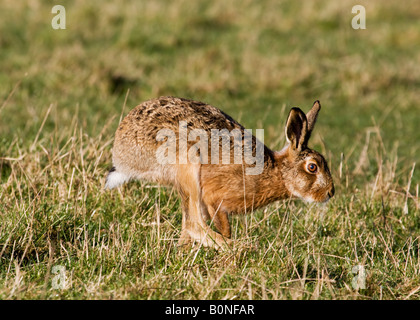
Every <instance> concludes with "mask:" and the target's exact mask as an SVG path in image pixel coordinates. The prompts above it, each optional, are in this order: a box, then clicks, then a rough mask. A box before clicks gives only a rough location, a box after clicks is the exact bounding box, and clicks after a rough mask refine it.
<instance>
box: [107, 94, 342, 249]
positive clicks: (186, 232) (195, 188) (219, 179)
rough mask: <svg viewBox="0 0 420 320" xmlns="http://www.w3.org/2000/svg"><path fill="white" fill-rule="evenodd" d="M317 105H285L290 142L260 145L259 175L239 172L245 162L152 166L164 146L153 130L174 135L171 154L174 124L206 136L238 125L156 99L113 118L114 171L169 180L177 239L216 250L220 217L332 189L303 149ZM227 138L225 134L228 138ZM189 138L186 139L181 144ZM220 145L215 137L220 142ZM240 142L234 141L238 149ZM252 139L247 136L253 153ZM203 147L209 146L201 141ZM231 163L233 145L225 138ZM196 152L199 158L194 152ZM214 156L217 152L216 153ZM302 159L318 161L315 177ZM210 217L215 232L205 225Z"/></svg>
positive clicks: (223, 224) (225, 226) (322, 197)
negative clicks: (179, 215)
mask: <svg viewBox="0 0 420 320" xmlns="http://www.w3.org/2000/svg"><path fill="white" fill-rule="evenodd" d="M319 110H320V104H319V102H318V101H316V102H315V103H314V106H313V107H312V109H311V111H310V112H308V114H307V115H305V114H304V113H303V112H302V111H301V110H300V109H298V108H293V109H292V110H291V112H290V114H289V118H288V121H287V125H286V135H287V138H288V140H289V142H290V145H289V146H288V147H287V148H285V149H283V150H282V151H280V152H274V151H272V150H270V149H269V148H268V147H266V146H264V169H263V171H262V173H261V174H259V175H246V174H244V172H245V171H244V170H245V168H246V167H248V166H250V165H248V164H246V163H245V162H243V163H241V164H222V163H221V161H220V162H219V164H212V163H210V162H211V161H210V150H209V152H208V157H209V158H208V163H207V164H204V163H203V161H202V162H201V163H203V164H192V163H187V164H180V163H179V162H178V161H177V163H176V164H159V163H158V162H157V161H156V151H157V149H158V147H159V146H161V145H162V143H164V142H163V141H157V140H156V136H157V133H158V131H159V130H160V129H162V128H167V129H171V130H172V131H174V132H175V133H176V135H177V136H176V138H177V143H178V144H177V146H178V148H177V150H176V152H177V155H176V156H177V159H178V156H179V145H180V144H179V143H180V142H181V141H180V134H179V127H178V126H179V121H185V122H186V123H187V130H188V132H189V130H191V129H203V130H205V131H206V132H207V134H208V136H209V137H210V132H211V129H219V130H221V129H224V128H225V129H228V130H229V131H231V130H233V129H238V130H240V132H241V133H242V136H243V135H244V130H245V129H244V127H243V126H242V125H240V124H239V123H238V122H236V121H235V120H234V119H232V118H231V117H230V116H228V115H227V114H225V113H224V112H223V111H221V110H219V109H217V108H215V107H213V106H210V105H207V104H205V103H202V102H197V101H192V100H187V99H180V98H174V97H160V98H157V99H153V100H149V101H146V102H144V103H142V104H140V105H139V106H137V107H136V108H134V109H133V110H132V111H131V112H130V113H129V114H128V115H127V116H126V117H125V118H124V119H123V121H122V122H121V124H120V125H119V127H118V130H117V132H116V135H115V142H114V148H113V164H114V170H113V172H110V174H109V176H108V179H109V177H110V176H111V174H115V173H118V174H119V175H121V176H122V177H125V178H126V179H132V178H134V179H145V180H148V181H153V182H157V183H161V184H167V185H172V186H174V187H175V188H177V190H178V191H179V193H180V196H181V199H182V206H183V220H182V232H181V237H180V240H179V243H180V244H187V243H190V242H192V241H199V242H201V243H202V244H203V245H206V246H214V247H221V246H223V245H225V244H226V243H227V242H229V240H228V239H227V238H229V237H230V235H231V231H230V225H229V220H228V214H238V213H247V212H251V211H253V210H254V209H256V208H259V207H262V206H265V205H267V204H269V203H271V202H273V201H276V200H281V199H288V198H296V197H298V198H303V199H306V200H309V201H318V202H324V201H327V200H328V199H329V198H330V197H332V196H333V194H334V186H333V182H332V179H331V175H330V172H329V169H328V166H327V163H326V161H325V159H324V158H323V157H322V155H320V154H319V153H318V152H316V151H314V150H311V149H309V148H308V147H307V142H308V139H309V137H310V135H311V132H312V130H313V126H314V125H315V122H316V118H317V115H318V112H319ZM231 142H233V137H231ZM194 143H195V142H194V141H193V142H191V141H188V148H190V147H191V146H192V145H193V144H194ZM221 144H222V142H220V145H221ZM244 147H245V146H244V144H242V146H241V148H242V149H243V148H244ZM255 148H256V138H255V137H252V150H253V152H254V153H255ZM209 149H210V143H209ZM230 150H231V161H232V162H233V151H234V143H231V148H230ZM200 157H202V159H203V157H204V155H200ZM220 160H221V152H220ZM309 162H312V163H315V164H316V165H317V166H318V172H317V173H316V174H313V173H310V172H309V171H308V169H307V165H308V163H309ZM206 220H211V221H212V222H213V223H214V225H215V227H216V229H217V230H219V231H220V233H221V234H219V233H217V232H215V231H213V230H211V229H210V228H209V226H208V225H207V223H206Z"/></svg>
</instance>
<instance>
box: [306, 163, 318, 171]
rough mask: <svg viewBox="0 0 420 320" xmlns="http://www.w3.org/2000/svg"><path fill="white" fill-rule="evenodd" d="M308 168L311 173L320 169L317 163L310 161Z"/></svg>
mask: <svg viewBox="0 0 420 320" xmlns="http://www.w3.org/2000/svg"><path fill="white" fill-rule="evenodd" d="M307 168H308V171H309V172H310V173H315V172H316V170H318V167H317V165H316V164H315V163H309V164H308V166H307Z"/></svg>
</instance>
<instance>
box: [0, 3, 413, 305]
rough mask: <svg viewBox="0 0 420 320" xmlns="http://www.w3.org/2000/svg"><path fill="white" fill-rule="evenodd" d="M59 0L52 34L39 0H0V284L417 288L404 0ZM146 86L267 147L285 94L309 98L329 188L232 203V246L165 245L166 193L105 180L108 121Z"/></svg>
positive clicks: (184, 290)
mask: <svg viewBox="0 0 420 320" xmlns="http://www.w3.org/2000/svg"><path fill="white" fill-rule="evenodd" d="M60 4H62V5H64V6H65V8H66V12H67V29H66V30H53V29H52V28H51V19H52V17H53V14H51V8H52V5H51V4H50V3H47V2H45V1H31V2H28V3H26V2H16V1H9V0H5V1H2V4H1V5H0V31H1V33H0V34H1V36H0V298H1V299H60V298H62V299H108V298H112V299H406V298H408V299H419V298H420V289H419V288H420V280H419V279H420V257H419V252H420V243H419V241H420V237H419V235H420V212H419V203H418V201H419V198H418V193H419V179H420V173H419V172H420V170H419V168H418V164H417V165H416V166H415V167H414V171H413V164H414V163H416V162H417V161H418V159H419V156H420V144H419V143H418V141H420V131H419V130H418V123H420V112H419V111H420V109H419V106H418V101H419V100H420V91H419V90H418V88H419V84H420V82H419V79H420V65H419V64H418V61H419V58H420V52H419V50H418V43H419V42H420V32H419V30H420V19H419V18H420V5H419V3H418V1H415V0H412V1H408V2H404V3H401V2H399V1H387V2H384V1H379V0H376V1H362V2H360V1H358V2H355V1H341V2H336V1H316V2H315V1H313V2H312V1H308V2H305V5H303V3H302V4H300V3H299V2H295V1H281V2H280V1H268V0H267V1H255V2H243V1H236V0H235V1H213V2H208V1H181V0H180V1H163V0H161V1H147V2H146V1H144V2H138V1H119V2H118V3H117V2H112V1H89V3H82V2H73V1H63V2H62V3H60ZM356 4H363V5H364V6H365V7H366V13H367V22H366V25H367V29H366V30H353V29H352V28H351V19H352V18H353V14H352V13H351V8H352V6H353V5H356ZM160 95H174V96H180V97H187V98H193V99H196V100H202V101H205V102H208V103H210V104H213V105H215V106H217V107H219V108H221V109H223V110H224V111H226V112H227V113H228V114H230V115H231V116H233V117H234V118H236V119H238V120H240V121H241V122H242V123H243V124H244V125H245V126H246V127H247V128H254V129H257V128H263V129H264V130H265V143H266V144H267V145H268V146H270V147H272V148H274V149H280V148H282V147H283V145H284V123H285V117H286V116H287V111H288V109H289V108H290V107H292V106H300V107H301V108H303V109H304V110H308V109H309V107H310V106H311V105H312V102H313V101H314V100H316V99H319V100H320V101H321V104H322V106H323V108H322V111H321V114H320V117H319V120H318V123H317V126H316V129H315V131H314V135H313V137H312V141H311V146H312V147H314V148H315V149H317V150H319V151H321V152H322V153H323V154H324V155H325V156H326V157H327V158H328V161H329V163H330V168H331V171H332V174H333V177H334V181H335V185H336V196H335V197H334V198H333V199H332V200H331V201H330V202H329V203H328V205H326V206H309V205H307V204H304V203H302V202H299V201H296V202H293V201H292V202H290V201H285V202H279V203H275V204H273V205H271V206H269V207H267V208H265V209H263V210H259V211H256V212H254V213H252V214H249V215H247V216H235V217H232V219H231V224H232V229H233V239H234V245H233V246H232V250H230V251H227V252H217V251H215V250H213V249H205V248H193V249H192V250H181V249H180V248H178V247H177V246H176V241H177V238H178V237H179V235H180V228H181V208H180V203H179V199H178V197H177V195H176V194H175V193H174V192H173V191H172V190H171V189H164V188H157V187H156V186H153V185H148V184H146V183H140V182H133V183H130V184H128V185H126V186H124V187H122V188H121V189H120V190H113V191H112V192H110V191H105V190H103V185H104V178H105V176H106V173H107V170H108V169H109V167H110V165H111V147H112V139H113V134H114V132H115V129H116V127H117V125H118V122H119V120H120V117H121V116H122V115H125V114H127V112H128V111H129V110H130V109H131V108H132V107H134V106H136V105H137V104H139V103H140V102H142V101H144V100H146V99H149V98H153V97H157V96H160ZM356 265H363V266H364V268H365V269H366V270H367V279H366V289H360V290H355V289H354V288H353V287H352V280H353V277H354V276H355V275H354V274H353V273H352V268H353V267H354V266H356ZM54 266H64V267H65V270H66V276H67V282H66V284H67V287H66V288H64V289H54V288H53V281H54V277H56V275H55V274H53V267H54Z"/></svg>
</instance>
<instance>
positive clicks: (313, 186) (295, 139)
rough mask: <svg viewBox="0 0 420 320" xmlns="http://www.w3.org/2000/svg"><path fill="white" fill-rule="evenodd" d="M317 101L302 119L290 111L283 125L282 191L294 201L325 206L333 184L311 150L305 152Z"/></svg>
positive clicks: (299, 113) (323, 162)
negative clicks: (294, 198) (296, 199)
mask: <svg viewBox="0 0 420 320" xmlns="http://www.w3.org/2000/svg"><path fill="white" fill-rule="evenodd" d="M320 109H321V105H320V103H319V101H315V103H314V105H313V106H312V109H311V110H310V111H309V112H308V113H307V114H306V115H305V113H304V112H303V111H302V110H300V109H299V108H292V109H291V110H290V113H289V117H288V119H287V123H286V138H287V142H288V143H289V145H288V147H287V149H285V151H286V155H287V156H286V157H285V161H284V163H283V169H282V175H283V178H284V181H285V185H286V188H287V189H288V191H289V192H290V193H291V194H292V196H294V197H298V198H300V199H303V200H306V201H309V202H313V201H315V202H326V201H328V200H329V199H330V198H331V197H332V196H333V195H334V184H333V180H332V178H331V174H330V170H329V169H328V165H327V161H326V160H325V159H324V157H323V156H322V155H321V154H320V153H318V152H317V151H315V150H312V149H309V148H308V140H309V138H310V136H311V133H312V130H313V128H314V125H315V122H316V118H317V116H318V112H319V110H320Z"/></svg>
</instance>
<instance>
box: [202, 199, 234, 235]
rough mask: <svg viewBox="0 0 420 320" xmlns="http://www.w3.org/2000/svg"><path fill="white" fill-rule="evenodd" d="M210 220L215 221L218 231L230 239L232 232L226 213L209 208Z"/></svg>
mask: <svg viewBox="0 0 420 320" xmlns="http://www.w3.org/2000/svg"><path fill="white" fill-rule="evenodd" d="M207 210H208V213H209V216H210V220H211V221H213V223H214V226H215V227H216V229H217V230H219V232H220V233H221V234H222V235H223V236H224V237H226V238H230V235H231V232H230V224H229V218H228V215H227V213H226V212H224V211H221V210H220V209H218V210H217V211H216V210H214V208H213V207H212V206H208V207H207Z"/></svg>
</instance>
